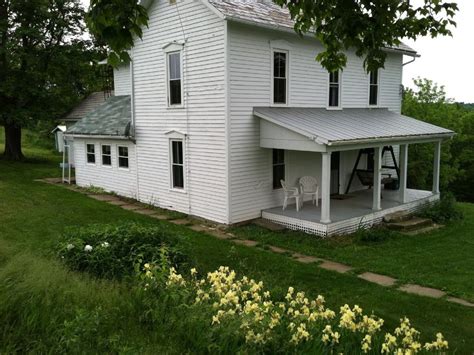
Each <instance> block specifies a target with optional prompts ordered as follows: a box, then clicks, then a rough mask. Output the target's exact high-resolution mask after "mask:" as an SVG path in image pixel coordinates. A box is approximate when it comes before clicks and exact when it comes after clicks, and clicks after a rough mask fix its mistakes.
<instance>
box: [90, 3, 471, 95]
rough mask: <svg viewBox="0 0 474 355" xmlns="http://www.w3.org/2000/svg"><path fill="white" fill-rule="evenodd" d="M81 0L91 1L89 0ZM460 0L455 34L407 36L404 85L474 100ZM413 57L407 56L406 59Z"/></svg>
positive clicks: (465, 8) (465, 9) (465, 13)
mask: <svg viewBox="0 0 474 355" xmlns="http://www.w3.org/2000/svg"><path fill="white" fill-rule="evenodd" d="M454 1H456V0H454ZM81 2H82V3H83V4H84V5H85V6H88V5H89V0H81ZM456 2H457V4H458V6H459V11H458V13H457V14H456V17H455V21H456V22H457V27H456V28H454V29H452V33H453V37H438V38H431V37H420V38H418V39H417V40H416V41H413V40H404V42H405V43H406V44H408V45H409V46H410V47H412V48H413V49H415V50H416V51H417V52H418V53H419V54H420V55H421V57H420V58H417V59H416V60H415V62H413V63H411V64H408V65H406V66H405V67H404V68H403V85H405V86H408V87H412V88H413V87H414V85H413V78H417V77H421V78H427V79H431V80H433V81H434V82H436V83H438V84H439V85H444V86H445V90H446V94H447V97H448V98H451V99H454V100H455V101H459V102H471V103H474V1H473V0H457V1H456ZM410 59H411V58H409V57H406V58H405V62H407V61H409V60H410Z"/></svg>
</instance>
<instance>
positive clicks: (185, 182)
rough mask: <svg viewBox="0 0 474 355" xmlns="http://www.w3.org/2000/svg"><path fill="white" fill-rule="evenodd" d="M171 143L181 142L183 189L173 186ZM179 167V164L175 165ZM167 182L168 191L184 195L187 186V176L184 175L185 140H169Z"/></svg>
mask: <svg viewBox="0 0 474 355" xmlns="http://www.w3.org/2000/svg"><path fill="white" fill-rule="evenodd" d="M173 142H181V144H182V152H183V157H182V158H183V163H182V164H181V166H182V167H183V185H184V186H183V187H182V188H181V187H175V186H174V184H173V178H174V176H173V166H174V165H175V164H174V163H173ZM177 165H180V164H177ZM168 166H169V180H170V191H175V192H181V193H186V191H187V190H186V189H187V186H188V181H187V176H186V175H187V174H186V148H185V139H184V138H170V139H169V164H168Z"/></svg>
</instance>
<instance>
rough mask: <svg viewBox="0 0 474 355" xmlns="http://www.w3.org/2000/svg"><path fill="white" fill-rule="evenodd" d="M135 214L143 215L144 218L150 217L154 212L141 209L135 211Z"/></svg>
mask: <svg viewBox="0 0 474 355" xmlns="http://www.w3.org/2000/svg"><path fill="white" fill-rule="evenodd" d="M135 213H139V214H143V215H145V216H151V215H153V214H156V211H154V210H150V209H149V208H142V209H139V210H135Z"/></svg>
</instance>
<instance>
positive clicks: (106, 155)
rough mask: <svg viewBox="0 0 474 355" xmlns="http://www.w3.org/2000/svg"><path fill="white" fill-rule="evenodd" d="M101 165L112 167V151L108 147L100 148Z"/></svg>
mask: <svg viewBox="0 0 474 355" xmlns="http://www.w3.org/2000/svg"><path fill="white" fill-rule="evenodd" d="M102 165H104V166H111V165H112V149H111V148H110V145H103V146H102Z"/></svg>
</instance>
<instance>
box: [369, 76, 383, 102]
mask: <svg viewBox="0 0 474 355" xmlns="http://www.w3.org/2000/svg"><path fill="white" fill-rule="evenodd" d="M373 72H377V84H372V80H371V78H372V73H373ZM367 76H368V79H367V80H368V84H367V85H368V95H367V105H368V106H369V107H379V103H380V69H377V70H372V71H370V72H369V74H368V75H367ZM372 86H377V91H376V99H377V100H376V103H375V104H372V103H371V102H370V101H371V100H370V94H371V90H370V89H371V88H372Z"/></svg>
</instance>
